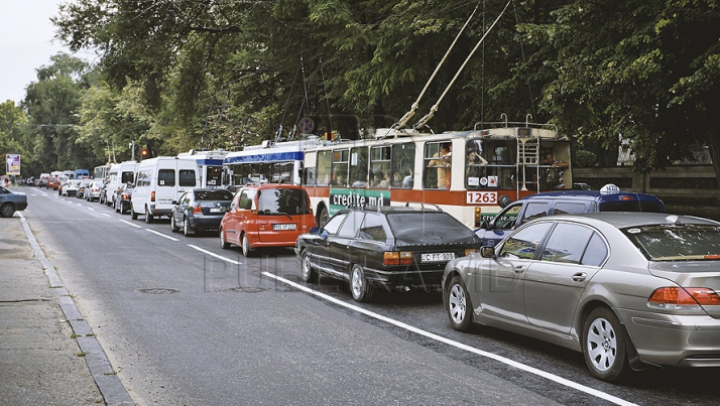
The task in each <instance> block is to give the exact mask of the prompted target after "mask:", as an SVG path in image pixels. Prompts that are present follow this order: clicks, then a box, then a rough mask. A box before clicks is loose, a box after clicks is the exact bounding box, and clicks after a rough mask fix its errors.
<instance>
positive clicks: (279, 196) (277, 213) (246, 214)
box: [220, 183, 315, 257]
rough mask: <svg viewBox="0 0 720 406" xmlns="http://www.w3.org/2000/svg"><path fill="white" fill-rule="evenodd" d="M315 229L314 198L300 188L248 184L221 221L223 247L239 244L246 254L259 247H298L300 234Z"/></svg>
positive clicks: (241, 190)
mask: <svg viewBox="0 0 720 406" xmlns="http://www.w3.org/2000/svg"><path fill="white" fill-rule="evenodd" d="M313 227H315V217H314V216H313V213H312V209H310V198H309V197H308V194H307V192H306V191H305V189H303V188H302V187H300V186H296V185H285V184H272V183H268V184H262V185H247V186H243V187H242V188H241V189H240V190H238V191H237V193H236V194H235V197H234V198H233V201H232V203H231V204H230V210H229V211H228V212H227V213H225V216H224V217H223V219H222V222H220V243H221V245H222V247H223V248H228V247H230V244H235V245H239V246H240V247H241V248H242V252H243V255H245V256H246V257H248V256H251V255H252V252H253V251H254V250H255V249H257V248H265V247H268V248H269V247H294V246H295V241H297V238H298V236H299V235H300V234H304V233H307V232H309V231H310V229H311V228H313Z"/></svg>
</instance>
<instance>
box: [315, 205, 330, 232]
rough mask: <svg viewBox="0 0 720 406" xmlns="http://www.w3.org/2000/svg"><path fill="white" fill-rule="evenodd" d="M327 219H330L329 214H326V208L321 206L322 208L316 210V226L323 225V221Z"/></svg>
mask: <svg viewBox="0 0 720 406" xmlns="http://www.w3.org/2000/svg"><path fill="white" fill-rule="evenodd" d="M328 220H330V216H329V215H328V211H327V209H326V208H325V207H323V208H322V209H320V211H319V212H318V216H317V226H318V227H322V226H324V225H325V223H327V222H328Z"/></svg>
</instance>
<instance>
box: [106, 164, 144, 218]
mask: <svg viewBox="0 0 720 406" xmlns="http://www.w3.org/2000/svg"><path fill="white" fill-rule="evenodd" d="M139 165H140V164H139V163H138V162H137V161H125V162H122V163H119V164H113V165H111V166H110V169H109V170H108V175H107V176H108V180H107V185H106V186H105V196H104V197H103V196H101V199H100V201H101V202H102V203H105V204H106V205H108V206H112V207H115V198H116V197H117V194H118V192H119V191H120V187H122V185H123V184H124V183H133V182H135V174H136V173H137V171H138V166H139Z"/></svg>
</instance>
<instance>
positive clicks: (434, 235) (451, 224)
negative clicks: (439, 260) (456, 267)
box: [387, 212, 475, 245]
mask: <svg viewBox="0 0 720 406" xmlns="http://www.w3.org/2000/svg"><path fill="white" fill-rule="evenodd" d="M387 221H388V224H389V225H390V229H391V230H392V232H393V235H394V236H395V239H396V240H397V243H398V244H399V245H416V244H442V243H447V242H460V241H467V242H473V240H474V237H475V234H474V233H473V232H472V230H470V229H469V228H467V227H466V226H465V225H463V224H462V223H461V222H459V221H458V220H456V219H455V218H454V217H452V216H451V215H449V214H447V213H445V212H407V213H388V214H387Z"/></svg>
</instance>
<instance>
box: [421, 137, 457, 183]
mask: <svg viewBox="0 0 720 406" xmlns="http://www.w3.org/2000/svg"><path fill="white" fill-rule="evenodd" d="M451 157H452V152H451V147H450V142H449V141H444V142H428V143H426V144H425V155H424V159H425V173H424V174H423V187H424V188H426V189H444V190H447V189H449V188H450V173H451V172H450V171H451V166H450V159H451Z"/></svg>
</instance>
